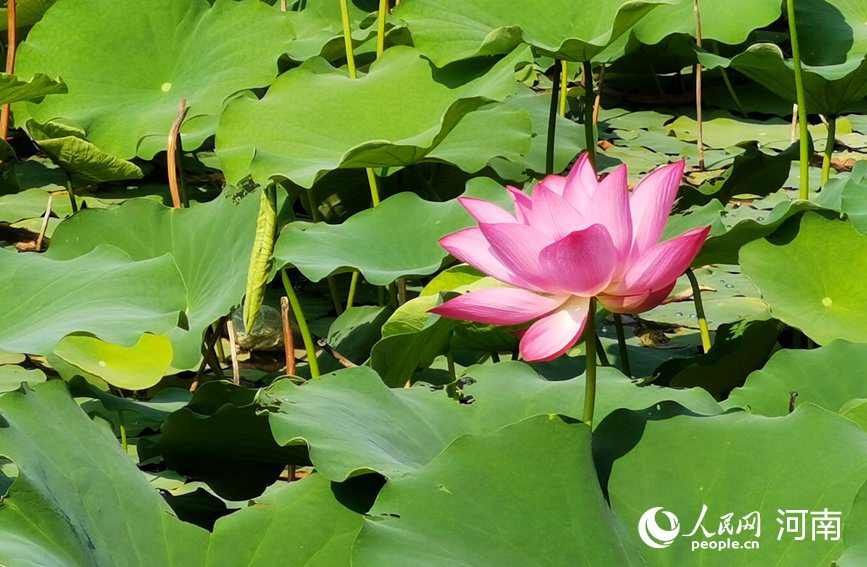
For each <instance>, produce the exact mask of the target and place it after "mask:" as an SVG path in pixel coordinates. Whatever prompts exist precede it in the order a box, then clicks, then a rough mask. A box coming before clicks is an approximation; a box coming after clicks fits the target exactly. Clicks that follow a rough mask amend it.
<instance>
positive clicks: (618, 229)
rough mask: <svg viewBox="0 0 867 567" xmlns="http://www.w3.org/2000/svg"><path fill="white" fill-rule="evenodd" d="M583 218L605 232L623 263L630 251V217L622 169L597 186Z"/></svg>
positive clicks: (623, 170) (624, 174)
mask: <svg viewBox="0 0 867 567" xmlns="http://www.w3.org/2000/svg"><path fill="white" fill-rule="evenodd" d="M584 217H585V219H586V221H587V222H588V223H599V224H601V225H602V226H604V227H605V228H607V229H608V233H609V234H610V235H611V240H612V242H613V243H614V248H615V249H616V250H617V257H618V261H619V262H625V261H626V260H627V258H628V256H629V250H630V248H631V247H632V215H631V214H630V211H629V188H628V186H627V183H626V166H625V165H622V166H620V167H618V168H617V169H615V170H614V171H612V172H611V173H609V174H608V175H606V176H605V177H604V178H603V179H602V181H600V182H599V187H598V188H597V189H596V191H595V192H594V193H593V195H592V196H591V197H590V203H589V205H588V207H587V209H586V210H585V211H584ZM624 267H625V266H624ZM618 271H619V270H618Z"/></svg>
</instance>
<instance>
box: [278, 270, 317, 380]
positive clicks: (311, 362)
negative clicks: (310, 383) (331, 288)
mask: <svg viewBox="0 0 867 567" xmlns="http://www.w3.org/2000/svg"><path fill="white" fill-rule="evenodd" d="M280 278H281V279H282V281H283V289H285V290H286V297H287V298H288V299H289V305H291V306H292V314H293V315H295V322H296V323H298V330H299V331H301V341H302V342H303V343H304V350H305V351H307V364H308V366H309V367H310V377H311V378H313V379H314V380H315V379H316V378H319V361H318V360H316V343H315V342H314V341H313V335H311V334H310V327H308V326H307V318H306V317H305V316H304V311H302V310H301V302H300V301H298V296H297V295H296V294H295V288H293V287H292V280H290V279H289V274H288V273H287V272H286V270H281V271H280Z"/></svg>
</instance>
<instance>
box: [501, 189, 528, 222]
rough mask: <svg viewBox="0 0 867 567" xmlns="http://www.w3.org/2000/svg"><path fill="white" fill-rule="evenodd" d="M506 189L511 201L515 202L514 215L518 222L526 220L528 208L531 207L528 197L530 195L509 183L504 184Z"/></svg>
mask: <svg viewBox="0 0 867 567" xmlns="http://www.w3.org/2000/svg"><path fill="white" fill-rule="evenodd" d="M506 191H508V192H509V195H511V196H512V201H514V203H515V217H517V219H518V222H526V221H527V215H528V213H529V212H530V209H532V208H533V201H532V200H531V199H530V196H529V195H527V194H526V193H524V192H523V191H521V190H520V189H518V188H517V187H512V186H511V185H508V186H506Z"/></svg>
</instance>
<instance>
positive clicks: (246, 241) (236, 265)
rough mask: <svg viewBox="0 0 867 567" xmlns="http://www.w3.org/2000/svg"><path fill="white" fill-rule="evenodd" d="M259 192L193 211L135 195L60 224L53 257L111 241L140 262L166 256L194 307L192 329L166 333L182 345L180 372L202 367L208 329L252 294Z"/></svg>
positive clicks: (189, 308)
mask: <svg viewBox="0 0 867 567" xmlns="http://www.w3.org/2000/svg"><path fill="white" fill-rule="evenodd" d="M257 197H258V196H257V195H252V196H248V197H246V198H244V199H242V200H241V202H240V203H235V202H234V200H233V199H232V198H229V197H219V198H217V199H215V200H213V201H211V202H209V203H205V204H200V205H195V206H193V207H192V208H189V209H170V208H168V207H165V206H163V205H162V204H159V203H154V202H153V201H150V200H146V199H131V200H129V201H127V202H126V203H124V204H123V205H121V206H119V207H115V208H112V209H102V210H96V209H94V210H87V211H83V212H81V213H79V214H77V215H75V216H74V217H72V218H71V219H69V220H67V221H65V222H63V223H62V224H61V225H60V227H58V229H57V231H56V232H55V233H54V238H53V239H52V242H51V246H50V248H49V250H48V252H47V253H46V256H47V257H48V258H52V259H56V260H69V259H72V258H76V257H79V256H82V255H84V254H86V253H88V252H89V251H91V250H92V249H94V248H95V247H97V246H98V245H99V244H100V243H103V242H106V243H108V244H111V245H113V246H116V247H118V248H120V249H122V250H123V251H124V252H126V253H127V254H128V255H129V256H130V257H131V258H132V259H133V260H149V259H152V258H160V257H162V259H161V261H162V262H167V263H169V264H174V266H175V269H176V271H177V272H179V273H180V275H181V278H182V279H183V286H184V288H185V291H184V294H183V295H184V297H185V298H186V299H185V301H184V305H183V306H182V307H181V309H183V311H184V312H185V313H186V322H185V323H186V325H185V326H186V328H184V327H183V326H178V327H176V328H174V329H172V330H171V331H169V332H168V333H166V334H167V335H168V337H169V339H170V340H171V341H172V348H173V350H174V358H173V361H172V365H173V367H174V368H176V369H179V370H180V369H189V368H195V367H196V366H197V364H198V362H199V360H200V357H201V353H200V348H201V340H202V333H203V331H204V329H205V328H206V327H207V326H208V325H210V324H211V323H213V322H214V321H215V320H217V319H218V318H219V317H221V316H223V315H225V314H226V313H228V312H229V310H230V309H231V307H232V306H233V305H235V304H237V303H238V302H239V301H240V300H241V297H242V296H243V295H244V286H245V283H246V277H247V264H248V262H249V260H250V251H251V250H252V248H253V237H254V235H255V232H256V215H257V212H258V199H257ZM110 281H111V280H107V281H106V282H103V285H105V284H106V283H108V282H110ZM168 281H171V280H170V279H169V280H168ZM139 285H147V286H151V287H153V288H154V289H155V290H156V289H157V288H159V287H161V286H163V285H164V284H163V282H162V280H161V279H159V278H156V277H150V278H147V281H146V282H142V283H141V284H139ZM116 324H120V322H118V323H116ZM72 330H86V329H72ZM165 330H166V329H159V331H161V332H162V331H165ZM101 338H103V339H106V338H105V337H101ZM106 340H108V339H106Z"/></svg>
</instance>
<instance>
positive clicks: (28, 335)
mask: <svg viewBox="0 0 867 567" xmlns="http://www.w3.org/2000/svg"><path fill="white" fill-rule="evenodd" d="M133 228H134V227H130V229H133ZM100 236H101V234H100ZM135 259H136V258H132V259H131V258H130V256H129V255H128V254H127V253H124V252H123V251H121V250H118V249H116V248H113V247H111V246H99V247H96V246H94V247H92V249H90V250H88V253H86V254H76V255H75V256H74V257H72V258H51V257H47V256H46V255H40V254H16V253H14V252H10V251H8V250H0V273H2V274H3V277H2V278H0V298H2V304H0V350H4V351H7V352H26V353H32V354H48V353H50V352H51V351H52V350H54V347H55V345H56V344H57V343H58V341H60V340H61V339H62V338H63V337H64V336H66V335H68V334H70V333H74V332H85V333H92V334H94V335H96V336H97V337H100V338H102V339H103V340H106V341H109V342H112V343H118V344H126V345H131V344H133V343H135V342H136V341H138V339H139V337H140V336H141V334H142V333H144V332H153V333H165V332H168V331H169V330H170V329H173V328H174V327H175V326H176V325H177V323H178V314H179V313H180V312H181V311H182V310H184V309H185V308H186V303H187V302H186V301H185V296H186V291H185V288H184V281H183V279H182V277H181V274H179V273H178V269H177V267H176V266H175V264H174V262H172V260H171V258H169V257H166V256H163V257H151V258H149V259H142V260H143V261H140V262H136V261H133V260H135Z"/></svg>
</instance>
